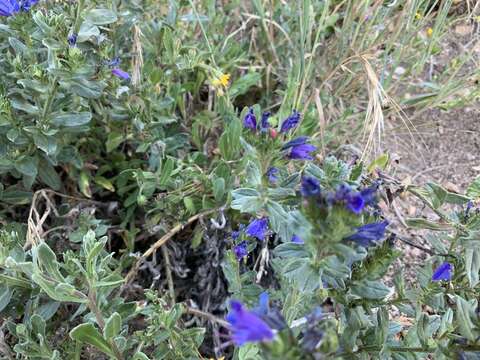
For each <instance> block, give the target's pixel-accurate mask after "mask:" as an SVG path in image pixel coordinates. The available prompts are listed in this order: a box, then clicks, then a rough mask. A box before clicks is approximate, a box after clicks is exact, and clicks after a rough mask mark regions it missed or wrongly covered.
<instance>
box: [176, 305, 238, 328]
mask: <svg viewBox="0 0 480 360" xmlns="http://www.w3.org/2000/svg"><path fill="white" fill-rule="evenodd" d="M185 312H186V313H187V314H190V315H194V316H199V317H203V318H205V319H207V320H209V321H211V322H214V323H217V324H219V325H221V326H223V327H227V328H228V327H229V326H230V324H229V323H228V322H227V321H225V320H223V319H220V318H218V317H216V316H215V315H213V314H210V313H207V312H205V311H202V310H198V309H195V308H192V307H186V309H185Z"/></svg>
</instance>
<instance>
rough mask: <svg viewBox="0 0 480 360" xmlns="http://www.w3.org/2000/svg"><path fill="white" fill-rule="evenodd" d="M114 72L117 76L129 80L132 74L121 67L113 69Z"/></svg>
mask: <svg viewBox="0 0 480 360" xmlns="http://www.w3.org/2000/svg"><path fill="white" fill-rule="evenodd" d="M112 74H113V75H115V76H116V77H118V78H120V79H125V80H128V79H130V75H129V74H128V73H127V72H125V71H123V70H122V69H119V68H114V69H112Z"/></svg>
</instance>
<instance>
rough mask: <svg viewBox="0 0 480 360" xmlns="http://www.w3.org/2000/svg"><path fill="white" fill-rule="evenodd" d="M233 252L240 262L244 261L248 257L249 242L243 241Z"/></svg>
mask: <svg viewBox="0 0 480 360" xmlns="http://www.w3.org/2000/svg"><path fill="white" fill-rule="evenodd" d="M233 252H234V253H235V256H236V257H237V260H238V261H240V260H242V259H243V258H244V257H245V256H247V255H248V250H247V242H246V241H242V242H241V243H239V244H238V245H235V246H234V247H233Z"/></svg>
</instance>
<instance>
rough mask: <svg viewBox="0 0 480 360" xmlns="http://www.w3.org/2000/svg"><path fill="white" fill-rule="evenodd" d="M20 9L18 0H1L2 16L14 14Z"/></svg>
mask: <svg viewBox="0 0 480 360" xmlns="http://www.w3.org/2000/svg"><path fill="white" fill-rule="evenodd" d="M19 11H20V4H19V3H18V2H17V1H16V0H0V16H12V15H14V14H16V13H18V12H19Z"/></svg>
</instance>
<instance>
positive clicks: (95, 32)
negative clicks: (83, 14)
mask: <svg viewBox="0 0 480 360" xmlns="http://www.w3.org/2000/svg"><path fill="white" fill-rule="evenodd" d="M99 35H100V29H99V28H98V26H96V25H94V24H92V23H90V22H88V21H84V22H82V25H80V30H79V31H78V37H77V43H82V42H85V41H88V40H90V38H91V37H96V36H99Z"/></svg>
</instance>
